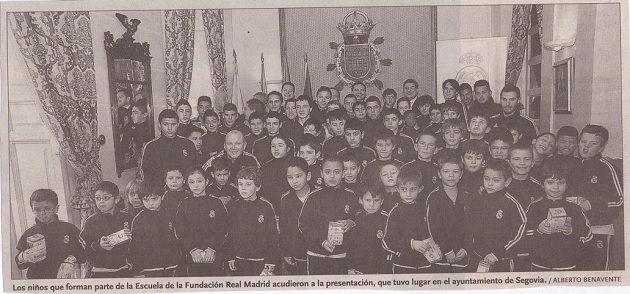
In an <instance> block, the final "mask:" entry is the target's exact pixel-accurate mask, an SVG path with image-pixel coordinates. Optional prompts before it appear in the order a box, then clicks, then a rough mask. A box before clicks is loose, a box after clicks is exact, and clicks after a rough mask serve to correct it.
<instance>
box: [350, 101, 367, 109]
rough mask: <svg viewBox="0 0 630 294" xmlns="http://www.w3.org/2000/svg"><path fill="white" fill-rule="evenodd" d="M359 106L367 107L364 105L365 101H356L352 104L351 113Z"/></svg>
mask: <svg viewBox="0 0 630 294" xmlns="http://www.w3.org/2000/svg"><path fill="white" fill-rule="evenodd" d="M359 106H363V107H367V105H366V104H365V101H357V102H354V103H353V104H352V111H354V110H355V109H357V107H359Z"/></svg>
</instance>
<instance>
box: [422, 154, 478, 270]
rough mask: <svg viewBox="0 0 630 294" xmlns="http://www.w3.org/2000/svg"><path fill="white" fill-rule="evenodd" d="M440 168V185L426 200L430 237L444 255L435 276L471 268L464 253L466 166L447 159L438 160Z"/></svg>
mask: <svg viewBox="0 0 630 294" xmlns="http://www.w3.org/2000/svg"><path fill="white" fill-rule="evenodd" d="M438 166H439V167H440V169H439V170H438V177H439V178H440V180H441V184H440V185H438V187H437V188H435V190H433V191H432V192H431V193H430V194H429V197H428V198H427V225H428V226H429V233H430V234H431V238H433V240H434V241H435V243H436V244H437V245H438V246H439V249H440V251H441V252H442V254H443V257H442V259H440V260H438V261H436V264H437V265H438V266H436V269H435V271H434V272H447V273H450V272H463V270H464V269H465V268H466V266H467V265H468V252H466V250H464V249H463V247H464V215H465V213H466V207H468V206H469V203H470V199H469V198H470V196H469V195H468V194H466V193H465V192H464V190H463V188H462V187H460V186H459V181H460V179H461V178H462V174H463V170H464V164H463V162H462V160H461V158H460V157H459V156H458V157H455V156H446V157H440V158H438Z"/></svg>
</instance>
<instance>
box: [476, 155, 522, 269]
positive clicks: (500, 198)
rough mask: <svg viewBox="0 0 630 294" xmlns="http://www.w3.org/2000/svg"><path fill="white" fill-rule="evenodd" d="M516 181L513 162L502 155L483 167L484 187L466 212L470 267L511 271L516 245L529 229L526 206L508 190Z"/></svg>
mask: <svg viewBox="0 0 630 294" xmlns="http://www.w3.org/2000/svg"><path fill="white" fill-rule="evenodd" d="M511 181H512V169H511V168H510V164H509V163H508V162H507V161H506V160H504V159H500V158H492V159H490V160H488V161H487V162H486V167H485V169H484V171H483V186H484V191H483V192H482V193H481V195H479V196H478V197H477V198H476V199H475V200H474V201H473V202H472V204H471V206H470V212H469V213H467V214H466V219H465V222H464V223H465V226H466V227H465V232H466V237H465V240H466V251H467V252H468V254H469V256H470V263H469V271H472V272H475V271H476V272H511V271H513V270H514V268H513V261H512V259H513V258H514V256H515V252H514V248H516V247H515V246H516V244H517V243H518V242H519V241H521V239H522V237H523V234H524V231H525V222H526V220H527V219H526V217H525V210H523V208H522V207H521V205H520V204H519V203H518V201H517V200H516V199H515V198H514V197H513V196H512V195H510V193H509V192H507V191H506V187H508V185H509V184H510V182H511Z"/></svg>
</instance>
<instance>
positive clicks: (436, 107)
mask: <svg viewBox="0 0 630 294" xmlns="http://www.w3.org/2000/svg"><path fill="white" fill-rule="evenodd" d="M433 110H439V111H440V114H441V113H442V105H440V104H437V103H436V104H431V107H429V113H431V112H432V111H433Z"/></svg>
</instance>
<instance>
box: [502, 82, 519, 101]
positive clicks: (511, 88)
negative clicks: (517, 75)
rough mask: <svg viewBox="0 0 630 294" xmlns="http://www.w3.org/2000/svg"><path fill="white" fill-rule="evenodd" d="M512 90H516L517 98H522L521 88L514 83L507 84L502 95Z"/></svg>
mask: <svg viewBox="0 0 630 294" xmlns="http://www.w3.org/2000/svg"><path fill="white" fill-rule="evenodd" d="M510 92H516V98H519V99H520V98H521V89H519V88H518V87H517V86H516V85H514V84H510V83H508V84H505V86H503V89H501V96H503V93H510Z"/></svg>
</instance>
